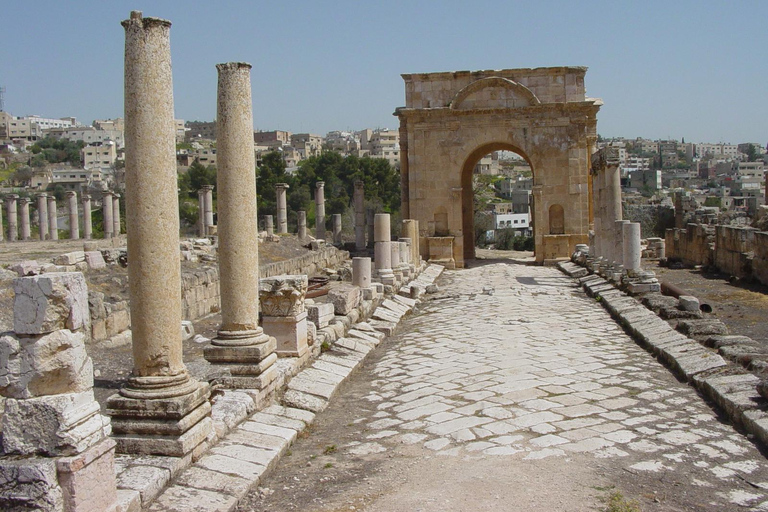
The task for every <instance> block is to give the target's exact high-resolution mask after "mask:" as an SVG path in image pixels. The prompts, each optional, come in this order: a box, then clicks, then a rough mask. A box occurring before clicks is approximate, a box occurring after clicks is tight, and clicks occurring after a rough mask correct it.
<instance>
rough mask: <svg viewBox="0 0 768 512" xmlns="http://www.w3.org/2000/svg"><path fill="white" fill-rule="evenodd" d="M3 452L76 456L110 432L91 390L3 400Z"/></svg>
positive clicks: (107, 422)
mask: <svg viewBox="0 0 768 512" xmlns="http://www.w3.org/2000/svg"><path fill="white" fill-rule="evenodd" d="M2 431H3V450H4V451H5V453H7V454H20V455H47V456H68V455H76V454H78V453H82V452H84V451H85V450H87V449H88V448H89V447H91V446H93V445H94V444H96V443H98V442H99V441H101V440H102V439H103V438H104V437H105V436H107V435H109V433H110V424H109V419H108V418H106V417H103V416H101V414H99V404H98V402H96V400H95V399H94V397H93V391H87V392H83V393H63V394H59V395H53V396H42V397H36V398H28V399H26V400H17V399H14V398H9V399H8V400H6V401H5V414H4V415H3V419H2Z"/></svg>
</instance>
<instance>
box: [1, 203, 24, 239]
mask: <svg viewBox="0 0 768 512" xmlns="http://www.w3.org/2000/svg"><path fill="white" fill-rule="evenodd" d="M18 198H19V196H18V195H16V194H9V195H7V196H5V200H6V207H7V208H8V210H7V211H8V241H9V242H15V241H16V240H17V239H18V238H19V221H18V217H17V213H16V212H17V211H18V210H17V206H16V201H17V200H18ZM0 227H2V219H0ZM0 231H2V229H0ZM0 236H2V235H0ZM0 240H2V238H0Z"/></svg>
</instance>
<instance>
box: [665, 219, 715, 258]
mask: <svg viewBox="0 0 768 512" xmlns="http://www.w3.org/2000/svg"><path fill="white" fill-rule="evenodd" d="M665 242H666V253H667V258H674V259H678V260H680V261H682V262H683V263H684V264H686V265H691V266H695V265H712V264H713V262H714V259H713V251H714V242H715V230H714V227H713V226H706V225H702V224H688V226H687V227H686V229H679V228H674V229H668V230H667V231H666V234H665Z"/></svg>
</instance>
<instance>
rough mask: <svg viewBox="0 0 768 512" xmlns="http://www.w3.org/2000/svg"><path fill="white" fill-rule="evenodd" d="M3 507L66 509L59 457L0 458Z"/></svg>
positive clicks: (50, 511) (44, 510) (44, 511)
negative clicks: (58, 470) (59, 478)
mask: <svg viewBox="0 0 768 512" xmlns="http://www.w3.org/2000/svg"><path fill="white" fill-rule="evenodd" d="M0 510H7V511H19V512H21V511H28V510H29V511H32V510H36V511H40V512H64V498H63V495H62V492H61V487H59V482H58V479H57V476H56V461H55V460H53V459H45V458H28V459H10V458H2V459H0Z"/></svg>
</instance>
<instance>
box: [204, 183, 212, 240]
mask: <svg viewBox="0 0 768 512" xmlns="http://www.w3.org/2000/svg"><path fill="white" fill-rule="evenodd" d="M203 190H204V191H205V234H206V235H207V236H210V235H212V234H213V185H203Z"/></svg>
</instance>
